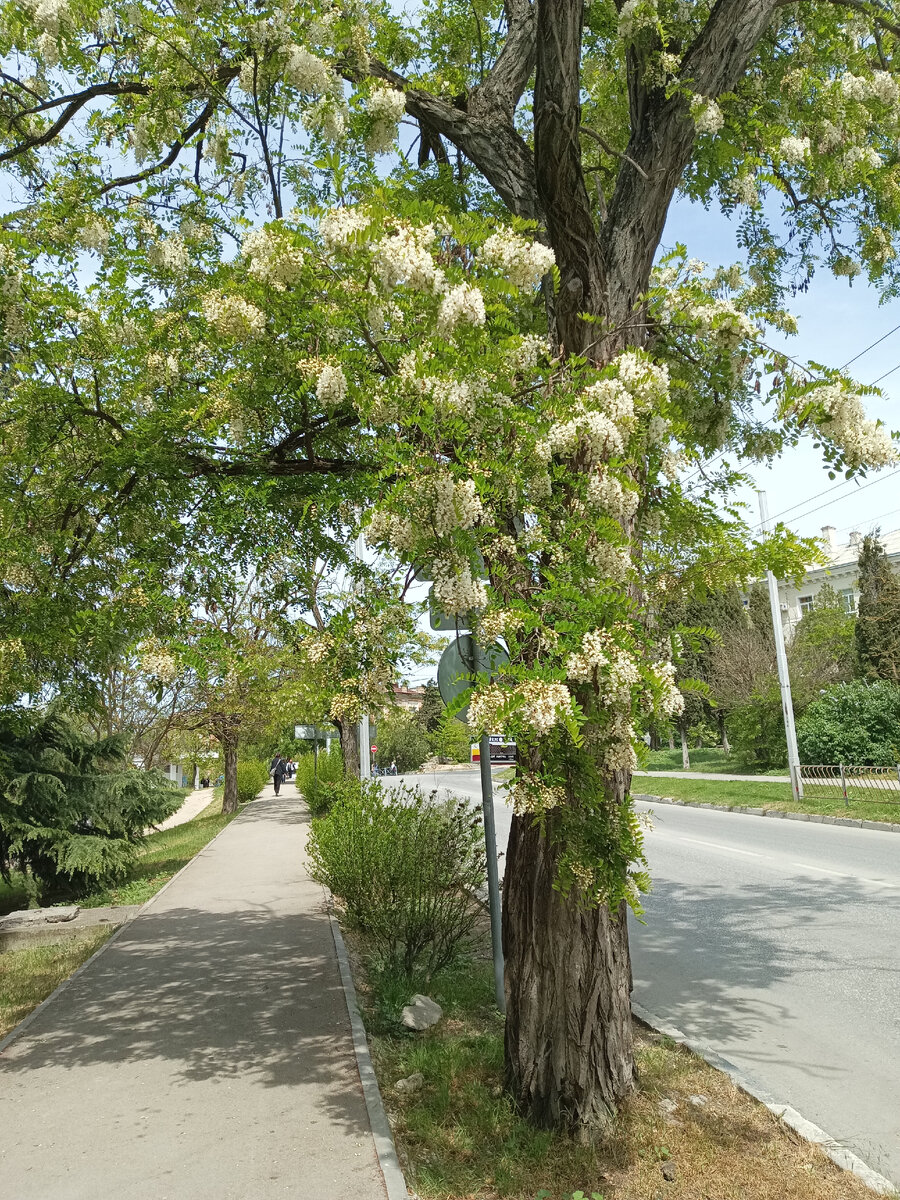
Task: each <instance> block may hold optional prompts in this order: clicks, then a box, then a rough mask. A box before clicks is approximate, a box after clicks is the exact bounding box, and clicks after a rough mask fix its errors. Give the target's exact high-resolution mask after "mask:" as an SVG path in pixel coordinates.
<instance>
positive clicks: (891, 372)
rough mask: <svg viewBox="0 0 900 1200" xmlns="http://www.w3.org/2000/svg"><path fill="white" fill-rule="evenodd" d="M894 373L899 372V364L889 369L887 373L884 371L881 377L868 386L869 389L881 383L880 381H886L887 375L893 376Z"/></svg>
mask: <svg viewBox="0 0 900 1200" xmlns="http://www.w3.org/2000/svg"><path fill="white" fill-rule="evenodd" d="M895 371H900V363H897V365H896V367H891V369H890V370H889V371H885V373H884V374H883V375H879V376H878V378H877V379H876V380H875V381H874V382H873V383H870V384H869V387H874V386H875V384H876V383H881V381H882V379H887V377H888V375H893V373H894V372H895Z"/></svg>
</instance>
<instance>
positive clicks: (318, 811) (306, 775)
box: [294, 746, 344, 817]
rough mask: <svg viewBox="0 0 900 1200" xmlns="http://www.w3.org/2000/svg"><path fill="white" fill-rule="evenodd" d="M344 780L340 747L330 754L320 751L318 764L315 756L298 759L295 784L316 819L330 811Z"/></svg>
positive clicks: (332, 750) (309, 755) (336, 747)
mask: <svg viewBox="0 0 900 1200" xmlns="http://www.w3.org/2000/svg"><path fill="white" fill-rule="evenodd" d="M343 779H344V759H343V757H342V755H341V749H340V746H332V748H331V750H330V751H329V752H328V753H323V752H322V751H321V750H320V751H319V754H318V762H317V761H316V755H315V754H304V755H303V757H302V758H298V759H297V773H296V775H295V776H294V782H295V783H296V785H297V791H298V792H299V793H300V795H301V796H302V797H303V799H304V800H305V801H306V805H307V807H308V809H309V811H310V812H311V813H312V815H313V816H314V817H317V816H321V815H322V814H323V813H326V812H327V811H328V809H329V808H330V807H331V805H332V802H333V800H334V795H335V790H334V789H335V787H336V786H337V785H339V784H340V783H342V782H343Z"/></svg>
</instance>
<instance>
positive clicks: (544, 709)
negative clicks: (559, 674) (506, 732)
mask: <svg viewBox="0 0 900 1200" xmlns="http://www.w3.org/2000/svg"><path fill="white" fill-rule="evenodd" d="M515 694H516V697H517V700H518V705H519V707H520V712H521V715H522V717H523V718H524V720H525V721H526V722H527V724H529V725H530V726H531V727H532V729H534V730H536V731H537V732H538V733H549V732H550V730H551V729H552V728H553V727H554V725H558V724H559V723H560V721H562V720H563V719H564V718H565V717H567V716H571V713H572V695H571V693H570V691H569V689H568V688H567V687H566V685H565V684H564V683H548V682H547V681H546V680H543V679H528V680H526V681H525V682H524V683H520V684H518V685H517V687H516V688H515Z"/></svg>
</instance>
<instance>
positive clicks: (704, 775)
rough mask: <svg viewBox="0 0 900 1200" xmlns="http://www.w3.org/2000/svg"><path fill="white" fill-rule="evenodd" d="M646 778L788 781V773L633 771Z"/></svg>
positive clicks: (719, 781)
mask: <svg viewBox="0 0 900 1200" xmlns="http://www.w3.org/2000/svg"><path fill="white" fill-rule="evenodd" d="M632 774H633V775H642V776H644V777H645V778H647V779H708V780H709V781H710V782H711V783H790V782H791V777H790V775H722V774H720V773H719V772H714V771H633V772H632Z"/></svg>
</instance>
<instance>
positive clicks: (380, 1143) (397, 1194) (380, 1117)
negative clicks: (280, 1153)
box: [323, 888, 410, 1200]
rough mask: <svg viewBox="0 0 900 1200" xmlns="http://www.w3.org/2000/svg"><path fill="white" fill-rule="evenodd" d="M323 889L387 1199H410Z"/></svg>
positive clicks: (329, 898) (336, 927) (331, 904)
mask: <svg viewBox="0 0 900 1200" xmlns="http://www.w3.org/2000/svg"><path fill="white" fill-rule="evenodd" d="M323 890H324V892H325V904H326V906H327V909H328V919H329V920H330V921H331V934H332V937H333V938H334V949H335V953H336V954H337V960H338V967H339V969H340V972H341V984H342V985H343V988H344V999H345V1001H346V1002H347V1014H348V1016H349V1017H350V1030H351V1033H352V1036H353V1050H354V1052H355V1054H356V1066H357V1069H358V1071H359V1080H360V1083H361V1084H362V1090H363V1096H364V1097H365V1101H366V1109H367V1111H368V1113H369V1124H370V1125H371V1127H372V1140H373V1142H374V1143H375V1153H376V1154H377V1155H378V1165H379V1166H380V1167H381V1174H382V1175H383V1176H384V1186H385V1189H386V1191H387V1197H388V1200H410V1196H409V1189H408V1188H407V1186H406V1179H405V1177H404V1175H403V1171H402V1170H401V1169H400V1160H399V1159H398V1158H397V1148H396V1146H395V1145H394V1135H393V1134H392V1133H391V1125H390V1122H389V1121H388V1118H387V1113H386V1112H385V1109H384V1101H383V1100H382V1098H381V1089H380V1088H379V1087H378V1079H377V1077H376V1075H375V1068H374V1067H373V1065H372V1056H371V1054H370V1053H369V1041H368V1038H367V1037H366V1028H365V1025H364V1024H363V1019H362V1017H361V1016H360V1012H359V1003H358V1001H357V998H356V987H355V986H354V983H353V973H352V971H351V970H350V959H349V957H348V955H347V947H346V946H345V945H344V938H343V935H342V934H341V927H340V924H339V923H338V919H337V917H336V916H335V915H334V900H333V897H332V895H331V892H330V891H329V890H328V888H324V889H323Z"/></svg>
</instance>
